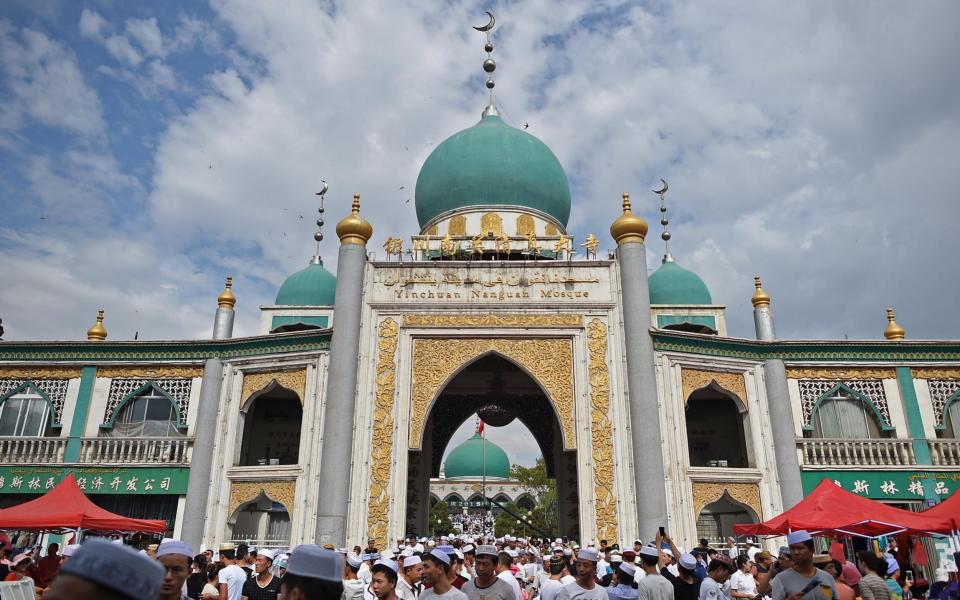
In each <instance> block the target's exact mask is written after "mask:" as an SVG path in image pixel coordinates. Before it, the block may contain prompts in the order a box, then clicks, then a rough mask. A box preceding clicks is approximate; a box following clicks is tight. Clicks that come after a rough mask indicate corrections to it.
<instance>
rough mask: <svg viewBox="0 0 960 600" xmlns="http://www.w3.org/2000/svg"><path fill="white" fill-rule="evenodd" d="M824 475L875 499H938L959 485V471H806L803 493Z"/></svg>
mask: <svg viewBox="0 0 960 600" xmlns="http://www.w3.org/2000/svg"><path fill="white" fill-rule="evenodd" d="M824 478H827V479H831V480H833V482H834V483H837V484H839V485H840V487H842V488H843V489H845V490H847V491H848V492H853V493H854V494H857V495H858V496H863V497H864V498H871V499H873V500H893V501H907V500H912V501H915V502H916V501H924V502H929V501H933V502H934V503H935V502H937V501H943V500H946V499H947V498H949V497H950V495H951V494H953V493H956V491H957V490H958V489H960V471H919V470H914V471H803V472H801V473H800V480H801V481H802V482H803V493H804V494H809V493H810V492H812V491H813V489H814V488H815V487H817V485H818V484H819V483H820V481H822V480H823V479H824Z"/></svg>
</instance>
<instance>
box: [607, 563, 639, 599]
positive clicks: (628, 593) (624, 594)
mask: <svg viewBox="0 0 960 600" xmlns="http://www.w3.org/2000/svg"><path fill="white" fill-rule="evenodd" d="M636 573H637V568H636V567H635V566H634V565H631V564H630V563H620V564H619V565H617V570H616V577H617V585H615V586H613V587H608V588H607V596H608V597H609V598H610V600H637V589H636V588H635V587H633V585H634V584H633V581H634V579H633V576H634V575H636Z"/></svg>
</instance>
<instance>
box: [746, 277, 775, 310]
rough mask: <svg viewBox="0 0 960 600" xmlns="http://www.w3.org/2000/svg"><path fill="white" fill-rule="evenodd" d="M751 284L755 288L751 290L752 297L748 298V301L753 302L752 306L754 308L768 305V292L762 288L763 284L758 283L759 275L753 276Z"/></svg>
mask: <svg viewBox="0 0 960 600" xmlns="http://www.w3.org/2000/svg"><path fill="white" fill-rule="evenodd" d="M753 285H754V286H756V288H757V290H756V291H755V292H753V297H752V298H750V302H753V306H754V307H755V308H759V307H761V306H770V294H768V293H767V292H765V291H764V290H763V284H761V283H760V276H759V275H757V276H755V277H754V278H753Z"/></svg>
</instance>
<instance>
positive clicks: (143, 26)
mask: <svg viewBox="0 0 960 600" xmlns="http://www.w3.org/2000/svg"><path fill="white" fill-rule="evenodd" d="M126 31H127V35H128V36H129V37H131V38H133V39H134V40H136V42H137V43H138V44H140V47H141V48H143V52H144V54H146V55H147V56H163V55H164V54H165V52H164V48H163V34H161V33H160V27H159V26H157V19H156V17H150V18H149V19H127V22H126Z"/></svg>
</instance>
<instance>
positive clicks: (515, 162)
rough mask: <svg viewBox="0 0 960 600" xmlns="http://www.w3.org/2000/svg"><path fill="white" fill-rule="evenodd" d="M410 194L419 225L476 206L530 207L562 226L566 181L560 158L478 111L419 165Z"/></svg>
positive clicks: (567, 192)
mask: <svg viewBox="0 0 960 600" xmlns="http://www.w3.org/2000/svg"><path fill="white" fill-rule="evenodd" d="M415 197H416V206H417V220H418V221H419V222H420V227H421V228H423V227H425V226H426V224H427V223H428V222H430V220H431V219H433V218H434V217H436V216H437V215H440V214H443V213H445V212H447V211H449V210H453V209H456V208H463V207H467V206H476V205H508V206H523V207H527V208H533V209H536V210H539V211H542V212H544V213H546V214H548V215H550V216H552V217H553V218H555V219H556V220H557V221H558V222H560V223H561V224H562V225H563V226H564V227H566V226H567V220H568V219H569V218H570V184H569V183H568V182H567V175H566V173H564V171H563V167H562V166H560V161H559V160H557V157H556V156H554V154H553V152H551V151H550V148H547V145H546V144H544V143H543V142H541V141H540V140H538V139H537V138H535V137H533V136H532V135H530V134H529V133H527V132H525V131H521V130H519V129H516V128H515V127H510V126H509V125H507V124H506V123H504V122H503V120H502V119H501V118H500V117H498V116H497V115H484V116H483V118H481V119H480V122H479V123H477V124H476V125H474V126H473V127H470V128H467V129H464V130H463V131H460V132H458V133H455V134H453V135H452V136H450V137H448V138H447V139H446V140H444V141H443V142H442V143H441V144H440V145H439V146H437V147H436V149H435V150H434V151H433V152H431V153H430V156H428V157H427V160H426V162H424V163H423V167H422V168H421V169H420V175H419V176H418V177H417V189H416V194H415Z"/></svg>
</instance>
